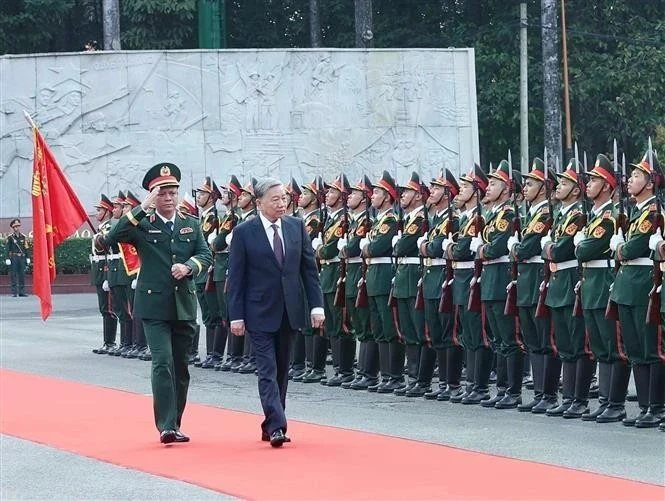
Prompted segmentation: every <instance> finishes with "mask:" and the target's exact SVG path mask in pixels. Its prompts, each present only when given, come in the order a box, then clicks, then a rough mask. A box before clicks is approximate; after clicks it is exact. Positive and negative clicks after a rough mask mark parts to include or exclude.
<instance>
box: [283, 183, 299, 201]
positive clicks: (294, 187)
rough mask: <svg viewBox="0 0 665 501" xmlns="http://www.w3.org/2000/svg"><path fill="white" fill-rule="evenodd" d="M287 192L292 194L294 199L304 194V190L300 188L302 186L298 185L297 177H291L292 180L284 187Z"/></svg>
mask: <svg viewBox="0 0 665 501" xmlns="http://www.w3.org/2000/svg"><path fill="white" fill-rule="evenodd" d="M284 188H285V190H286V192H287V193H288V194H289V195H291V198H293V199H296V200H297V199H298V197H300V195H302V190H301V189H300V186H298V183H297V181H296V180H295V178H293V177H292V178H291V181H289V182H288V183H287V184H286V186H285V187H284Z"/></svg>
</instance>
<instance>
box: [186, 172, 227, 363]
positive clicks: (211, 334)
mask: <svg viewBox="0 0 665 501" xmlns="http://www.w3.org/2000/svg"><path fill="white" fill-rule="evenodd" d="M221 196H222V194H221V192H220V191H219V188H218V187H217V185H216V184H215V182H214V181H213V180H212V179H211V178H210V176H206V178H205V181H204V182H203V184H202V185H201V186H200V187H199V188H198V189H197V190H196V205H197V207H198V208H199V223H200V224H201V231H202V232H203V238H205V241H206V242H209V241H210V240H209V239H214V238H215V235H216V234H217V226H218V224H219V217H218V215H217V207H216V205H215V204H216V203H217V200H219V199H220V198H221ZM211 235H212V236H211ZM212 274H213V270H212V269H210V270H205V273H200V274H199V275H197V276H196V277H194V283H196V297H197V299H198V301H199V307H200V308H201V320H202V321H203V325H204V326H205V328H206V358H205V360H204V361H201V359H200V357H199V332H197V333H196V335H195V336H194V344H193V345H192V353H191V356H190V362H189V363H192V364H194V365H196V366H197V367H201V366H202V365H203V363H206V366H207V367H208V368H210V367H214V364H212V363H211V362H212V360H211V359H212V357H213V355H212V350H213V342H214V340H215V330H216V329H217V326H218V325H220V324H221V323H222V318H221V315H220V312H219V305H218V304H217V293H216V292H215V291H214V290H210V289H211V287H210V286H211V285H212V284H213V282H214V281H213V279H212Z"/></svg>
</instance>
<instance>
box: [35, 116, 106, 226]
mask: <svg viewBox="0 0 665 501" xmlns="http://www.w3.org/2000/svg"><path fill="white" fill-rule="evenodd" d="M23 116H24V117H25V119H26V121H27V122H28V124H30V127H32V130H33V131H34V130H39V128H38V127H37V124H35V121H34V120H33V119H32V117H31V116H30V113H28V112H27V111H25V110H23ZM85 220H86V222H87V223H88V225H89V226H90V229H91V230H92V233H93V234H95V233H97V228H95V225H94V224H92V221H91V220H90V216H88V215H87V214H86V216H85Z"/></svg>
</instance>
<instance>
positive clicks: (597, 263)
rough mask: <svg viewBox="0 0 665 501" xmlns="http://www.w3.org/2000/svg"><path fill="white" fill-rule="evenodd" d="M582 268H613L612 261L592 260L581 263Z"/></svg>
mask: <svg viewBox="0 0 665 501" xmlns="http://www.w3.org/2000/svg"><path fill="white" fill-rule="evenodd" d="M582 267H583V268H613V267H614V259H592V260H591V261H587V262H586V263H582Z"/></svg>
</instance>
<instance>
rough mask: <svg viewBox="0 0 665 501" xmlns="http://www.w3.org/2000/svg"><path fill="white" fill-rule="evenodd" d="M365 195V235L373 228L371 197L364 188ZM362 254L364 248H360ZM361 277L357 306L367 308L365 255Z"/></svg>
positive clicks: (363, 222) (363, 223)
mask: <svg viewBox="0 0 665 501" xmlns="http://www.w3.org/2000/svg"><path fill="white" fill-rule="evenodd" d="M363 197H365V201H366V206H367V209H366V210H365V219H363V221H362V223H361V224H362V225H363V226H364V230H365V231H364V232H363V235H365V236H367V235H369V232H370V231H371V230H372V222H371V221H370V217H369V207H370V204H369V197H368V196H367V193H366V192H365V191H364V190H363ZM360 252H361V255H362V249H360ZM361 274H362V276H361V278H360V283H359V284H358V295H357V296H356V308H367V307H368V306H369V299H368V297H367V259H366V258H365V257H364V256H363V260H362V264H361Z"/></svg>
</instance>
